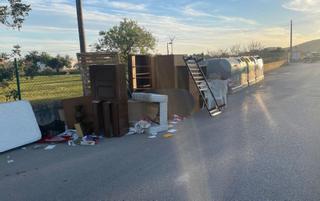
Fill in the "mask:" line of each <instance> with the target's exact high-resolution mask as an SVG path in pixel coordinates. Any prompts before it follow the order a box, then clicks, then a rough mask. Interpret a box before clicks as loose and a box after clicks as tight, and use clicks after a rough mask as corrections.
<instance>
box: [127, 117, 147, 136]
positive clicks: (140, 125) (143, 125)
mask: <svg viewBox="0 0 320 201" xmlns="http://www.w3.org/2000/svg"><path fill="white" fill-rule="evenodd" d="M150 126H151V123H150V122H148V121H145V120H140V121H138V122H137V123H135V125H134V127H131V128H130V129H129V132H128V133H127V135H134V134H143V133H145V131H146V129H148V128H150Z"/></svg>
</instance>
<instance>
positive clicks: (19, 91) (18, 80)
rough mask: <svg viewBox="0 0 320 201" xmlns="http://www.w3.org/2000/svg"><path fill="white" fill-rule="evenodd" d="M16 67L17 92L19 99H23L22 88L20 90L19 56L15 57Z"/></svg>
mask: <svg viewBox="0 0 320 201" xmlns="http://www.w3.org/2000/svg"><path fill="white" fill-rule="evenodd" d="M14 68H15V72H16V79H17V92H18V99H19V100H21V90H20V76H19V69H18V62H17V58H14Z"/></svg>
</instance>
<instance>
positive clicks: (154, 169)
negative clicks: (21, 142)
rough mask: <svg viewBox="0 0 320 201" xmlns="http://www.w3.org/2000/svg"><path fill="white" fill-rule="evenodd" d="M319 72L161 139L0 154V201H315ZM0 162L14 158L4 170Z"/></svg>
mask: <svg viewBox="0 0 320 201" xmlns="http://www.w3.org/2000/svg"><path fill="white" fill-rule="evenodd" d="M319 86H320V64H308V65H303V64H296V65H292V66H287V67H284V68H282V69H279V70H277V71H274V72H272V73H269V74H268V75H267V76H266V80H265V81H264V82H262V83H261V84H259V85H257V86H255V87H251V88H248V89H246V90H244V91H242V92H240V93H237V94H235V95H232V96H231V97H230V99H229V106H228V109H227V110H226V111H225V112H224V113H223V114H222V115H220V116H219V117H217V118H215V119H212V118H209V117H208V115H207V113H206V112H205V111H203V112H201V113H199V114H196V115H194V116H193V117H192V118H189V119H187V120H186V121H184V122H183V123H181V124H179V125H178V133H177V134H176V136H175V137H173V138H171V139H165V138H162V137H158V138H156V139H147V138H146V136H144V135H141V136H130V137H124V138H120V139H111V140H105V141H103V142H102V143H101V144H99V145H97V146H94V147H82V146H81V147H80V146H78V147H68V146H66V145H59V146H58V147H56V148H55V149H53V150H50V151H44V150H43V149H37V150H34V149H33V148H32V147H33V145H31V146H29V147H28V148H27V150H22V149H18V150H14V151H10V152H7V153H4V154H2V155H0V200H1V201H7V200H10V201H11V200H17V201H21V200H27V201H51V200H59V201H64V200H77V201H82V200H85V201H91V200H92V201H97V200H101V201H102V200H197V201H200V200H201V201H205V200H219V201H220V200H248V201H249V200H254V201H256V200H268V201H269V200H292V201H294V200H297V201H298V200H308V201H311V200H320V117H319V116H320V87H319ZM8 158H10V159H12V160H14V162H13V163H10V164H8V163H7V160H8Z"/></svg>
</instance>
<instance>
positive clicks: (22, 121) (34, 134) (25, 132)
mask: <svg viewBox="0 0 320 201" xmlns="http://www.w3.org/2000/svg"><path fill="white" fill-rule="evenodd" d="M39 139H41V132H40V129H39V126H38V123H37V120H36V117H35V115H34V113H33V110H32V107H31V105H30V103H29V102H27V101H18V102H12V103H3V104H0V153H1V152H4V151H8V150H10V149H14V148H16V147H20V146H23V145H26V144H29V143H32V142H35V141H37V140H39Z"/></svg>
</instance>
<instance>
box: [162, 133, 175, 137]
mask: <svg viewBox="0 0 320 201" xmlns="http://www.w3.org/2000/svg"><path fill="white" fill-rule="evenodd" d="M173 136H174V135H173V134H171V133H167V134H164V135H163V137H164V138H172V137H173Z"/></svg>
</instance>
